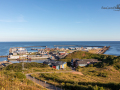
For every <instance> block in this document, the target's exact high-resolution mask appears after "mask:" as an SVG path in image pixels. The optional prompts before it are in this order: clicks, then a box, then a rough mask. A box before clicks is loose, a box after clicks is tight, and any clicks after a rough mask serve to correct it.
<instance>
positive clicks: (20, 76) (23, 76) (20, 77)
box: [15, 72, 26, 79]
mask: <svg viewBox="0 0 120 90" xmlns="http://www.w3.org/2000/svg"><path fill="white" fill-rule="evenodd" d="M15 77H17V78H19V79H25V78H26V76H25V74H23V73H21V72H16V73H15Z"/></svg>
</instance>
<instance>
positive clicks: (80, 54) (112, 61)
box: [60, 51, 120, 69]
mask: <svg viewBox="0 0 120 90" xmlns="http://www.w3.org/2000/svg"><path fill="white" fill-rule="evenodd" d="M73 58H79V59H98V60H99V61H102V62H101V63H97V64H95V65H94V66H96V67H104V66H109V65H113V66H115V68H116V69H120V65H119V63H120V57H117V56H113V55H104V54H92V53H88V52H84V51H77V52H73V53H71V54H69V55H67V56H66V57H65V58H64V59H60V61H66V62H68V64H70V62H71V60H72V59H73Z"/></svg>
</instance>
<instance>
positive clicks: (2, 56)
mask: <svg viewBox="0 0 120 90" xmlns="http://www.w3.org/2000/svg"><path fill="white" fill-rule="evenodd" d="M2 57H8V56H0V58H2Z"/></svg>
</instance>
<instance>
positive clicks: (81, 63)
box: [71, 58, 101, 67]
mask: <svg viewBox="0 0 120 90" xmlns="http://www.w3.org/2000/svg"><path fill="white" fill-rule="evenodd" d="M97 62H101V61H98V59H78V58H77V59H75V58H74V59H72V60H71V65H72V66H73V67H78V66H87V65H89V64H94V63H97Z"/></svg>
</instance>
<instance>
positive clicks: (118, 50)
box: [0, 41, 120, 63]
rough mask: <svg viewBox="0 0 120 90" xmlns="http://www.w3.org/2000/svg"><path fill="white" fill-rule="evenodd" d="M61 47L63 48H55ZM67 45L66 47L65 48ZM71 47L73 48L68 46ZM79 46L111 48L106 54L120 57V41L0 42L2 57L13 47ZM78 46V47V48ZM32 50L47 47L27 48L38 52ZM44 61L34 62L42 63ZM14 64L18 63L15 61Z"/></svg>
mask: <svg viewBox="0 0 120 90" xmlns="http://www.w3.org/2000/svg"><path fill="white" fill-rule="evenodd" d="M55 45H61V46H55ZM64 45H65V46H64ZM67 45H71V46H67ZM72 45H78V46H110V48H109V50H107V51H106V52H105V53H104V54H108V55H115V56H120V41H41V42H0V56H4V55H9V49H10V48H11V47H27V46H47V47H48V48H55V47H58V48H68V47H73V48H74V47H76V46H72ZM78 46H77V47H78ZM31 48H37V49H38V48H39V49H44V48H45V47H29V48H26V49H27V50H28V52H31V51H34V52H36V50H31ZM4 60H7V58H0V61H4ZM43 61H44V60H34V61H32V62H39V63H42V62H43ZM13 63H18V62H17V61H13Z"/></svg>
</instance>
